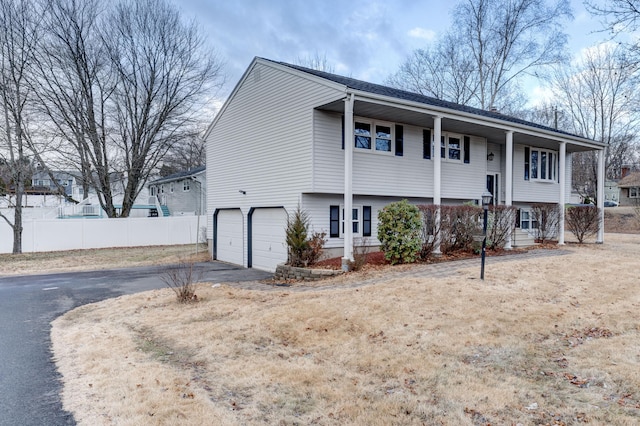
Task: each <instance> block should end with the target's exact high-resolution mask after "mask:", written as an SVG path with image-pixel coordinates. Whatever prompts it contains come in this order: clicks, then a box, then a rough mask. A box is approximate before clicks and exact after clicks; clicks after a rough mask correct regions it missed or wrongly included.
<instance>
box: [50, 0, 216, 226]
mask: <svg viewBox="0 0 640 426" xmlns="http://www.w3.org/2000/svg"><path fill="white" fill-rule="evenodd" d="M52 3H53V4H52V7H51V8H50V13H49V16H48V20H47V23H48V34H49V37H47V40H46V42H45V43H44V44H43V46H44V48H43V52H44V53H43V55H44V56H43V58H44V60H43V62H42V63H43V66H42V67H40V77H41V80H42V82H41V83H40V86H41V88H42V89H43V90H41V91H40V93H41V98H42V101H43V105H44V106H45V109H44V110H45V112H46V113H47V115H48V117H49V118H50V119H51V121H52V123H54V125H53V126H52V129H53V130H54V131H55V133H56V135H57V137H58V138H60V139H61V140H62V141H63V142H64V144H63V146H64V148H62V149H60V150H59V151H58V154H59V155H60V157H62V158H75V159H76V161H77V164H78V168H79V172H80V174H81V175H82V177H83V181H84V183H85V184H86V185H87V189H88V187H91V188H94V189H95V190H96V192H97V194H98V198H99V201H100V204H101V206H102V208H103V209H104V210H105V211H106V212H107V215H108V216H109V217H116V216H118V215H119V216H122V217H126V216H128V215H129V213H130V210H131V208H132V207H133V203H134V200H135V199H136V197H137V196H138V195H139V193H140V191H141V190H142V188H143V187H144V185H145V183H146V181H147V180H148V178H149V176H150V174H151V173H152V172H153V171H154V170H155V169H156V167H157V166H158V165H159V162H160V161H161V160H162V158H163V156H164V155H165V154H166V153H167V152H168V150H169V149H171V147H172V146H173V145H174V144H176V143H179V142H180V141H182V140H184V139H188V138H191V137H193V135H194V134H195V130H194V129H197V128H198V127H199V125H201V120H202V118H203V117H202V115H200V114H201V111H202V110H203V107H204V106H205V103H206V101H207V100H208V98H207V96H212V95H213V93H212V91H213V90H215V89H216V88H217V87H219V85H220V84H222V78H221V62H220V61H219V60H218V59H217V58H216V57H215V56H214V55H212V54H211V53H210V51H211V50H210V49H207V48H206V46H205V45H204V41H203V39H202V37H201V35H200V32H199V29H198V28H197V26H196V25H195V24H194V23H185V22H184V21H183V20H182V19H181V17H180V14H179V12H178V11H177V9H176V8H175V7H173V6H172V5H170V4H169V3H168V2H167V1H166V0H141V1H133V0H122V1H121V2H119V3H117V4H115V5H113V6H108V8H107V9H105V10H102V9H101V8H100V4H101V3H99V2H97V1H92V0H89V1H80V0H54V1H53V2H52ZM114 177H117V179H121V182H122V185H123V188H122V191H123V199H122V206H121V209H120V211H119V213H118V209H116V205H115V203H114V196H115V193H114V192H115V191H114V184H115V182H114Z"/></svg>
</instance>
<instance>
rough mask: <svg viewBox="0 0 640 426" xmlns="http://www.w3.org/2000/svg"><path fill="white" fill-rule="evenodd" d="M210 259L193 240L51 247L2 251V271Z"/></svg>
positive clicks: (47, 270)
mask: <svg viewBox="0 0 640 426" xmlns="http://www.w3.org/2000/svg"><path fill="white" fill-rule="evenodd" d="M184 259H192V260H194V261H195V260H198V261H206V260H207V259H209V256H208V254H207V248H206V247H204V246H202V245H201V246H200V247H199V248H198V254H197V255H196V247H195V245H193V244H188V245H178V246H152V247H127V248H107V249H87V250H70V251H52V252H42V253H22V254H17V255H14V254H0V275H26V274H35V273H38V274H40V273H55V272H71V271H86V270H99V269H113V268H127V267H132V266H147V265H163V264H167V263H178V262H179V261H180V260H184Z"/></svg>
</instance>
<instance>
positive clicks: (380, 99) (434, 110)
mask: <svg viewBox="0 0 640 426" xmlns="http://www.w3.org/2000/svg"><path fill="white" fill-rule="evenodd" d="M353 92H354V93H355V94H356V100H358V99H360V100H363V101H369V102H374V103H377V104H380V105H388V106H392V107H396V108H403V109H407V110H411V111H415V112H420V113H423V114H432V115H438V116H440V117H442V118H449V119H453V120H464V121H466V122H469V123H473V124H479V125H482V126H489V127H494V128H497V129H502V130H504V131H505V132H506V131H509V130H511V131H514V132H517V133H522V134H527V135H530V136H537V137H542V136H543V137H547V138H549V139H554V140H557V141H564V142H570V143H572V144H574V145H579V146H584V147H589V148H594V149H602V148H604V147H605V146H606V144H604V143H602V142H597V141H593V140H590V139H586V138H582V137H580V136H571V135H566V134H561V133H556V132H553V131H549V130H544V129H539V128H537V127H531V126H526V125H523V124H519V123H513V122H508V123H507V122H505V121H503V120H499V119H496V118H492V117H484V116H482V118H480V117H481V116H478V115H476V114H472V113H468V112H464V111H457V110H452V109H449V108H442V107H437V106H434V105H426V104H423V103H420V102H413V101H404V100H400V99H397V98H393V97H389V96H383V95H376V94H374V93H369V92H362V91H357V90H353Z"/></svg>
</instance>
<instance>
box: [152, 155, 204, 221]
mask: <svg viewBox="0 0 640 426" xmlns="http://www.w3.org/2000/svg"><path fill="white" fill-rule="evenodd" d="M147 186H148V188H149V196H150V197H151V198H153V197H156V198H157V200H158V203H159V204H160V206H161V208H162V210H163V212H164V213H165V214H164V215H165V216H168V215H172V216H178V215H185V214H188V215H194V214H202V213H203V212H204V209H205V208H206V200H207V197H206V196H207V181H206V166H200V167H196V168H193V169H191V170H185V171H182V172H178V173H173V174H171V175H168V176H165V177H163V178H160V179H156V180H154V181H153V182H150V183H149V184H148V185H147Z"/></svg>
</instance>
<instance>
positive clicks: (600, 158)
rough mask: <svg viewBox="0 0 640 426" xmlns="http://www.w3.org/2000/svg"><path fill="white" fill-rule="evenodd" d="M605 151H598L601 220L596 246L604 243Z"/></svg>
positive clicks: (597, 194) (598, 194)
mask: <svg viewBox="0 0 640 426" xmlns="http://www.w3.org/2000/svg"><path fill="white" fill-rule="evenodd" d="M605 149H607V148H602V149H601V150H600V151H598V190H597V193H596V198H597V199H598V210H599V211H600V215H599V216H600V220H599V221H598V236H597V238H596V244H602V243H604V156H605Z"/></svg>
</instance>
